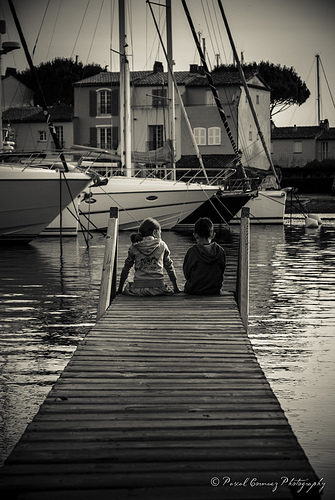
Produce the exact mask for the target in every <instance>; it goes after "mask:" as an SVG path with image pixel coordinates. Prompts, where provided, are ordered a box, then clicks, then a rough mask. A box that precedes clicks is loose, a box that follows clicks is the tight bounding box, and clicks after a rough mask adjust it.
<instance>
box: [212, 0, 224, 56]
mask: <svg viewBox="0 0 335 500" xmlns="http://www.w3.org/2000/svg"><path fill="white" fill-rule="evenodd" d="M212 6H213V12H214V14H215V16H214V17H215V20H216V28H217V32H218V34H219V38H220V44H219V43H218V44H217V50H218V53H219V56H220V57H221V53H220V47H221V48H222V52H223V54H224V58H225V61H226V65H228V56H227V54H226V51H225V44H224V41H223V37H222V32H223V30H222V29H220V26H219V20H218V16H217V15H216V11H215V7H214V0H212Z"/></svg>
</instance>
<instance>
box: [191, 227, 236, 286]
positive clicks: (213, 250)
mask: <svg viewBox="0 0 335 500" xmlns="http://www.w3.org/2000/svg"><path fill="white" fill-rule="evenodd" d="M193 234H194V237H195V239H196V242H197V243H196V245H193V246H192V247H191V248H189V250H188V251H187V253H186V255H185V259H184V264H183V271H184V276H185V279H186V283H185V292H186V293H189V294H190V295H220V290H221V287H222V283H223V275H224V271H225V268H226V254H225V251H224V249H223V248H222V247H221V246H220V245H218V244H217V243H215V242H212V239H213V238H214V236H215V233H214V226H213V223H212V221H211V220H210V219H208V218H207V217H204V218H201V219H199V220H198V221H197V222H196V223H195V226H194V233H193Z"/></svg>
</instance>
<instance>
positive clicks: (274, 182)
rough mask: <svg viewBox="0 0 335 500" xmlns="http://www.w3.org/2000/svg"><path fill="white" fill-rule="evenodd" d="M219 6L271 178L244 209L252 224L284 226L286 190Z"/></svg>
mask: <svg viewBox="0 0 335 500" xmlns="http://www.w3.org/2000/svg"><path fill="white" fill-rule="evenodd" d="M217 3H218V6H219V10H220V12H221V15H222V18H223V21H224V25H225V28H226V31H227V35H228V38H229V41H230V44H231V47H232V50H233V54H234V60H235V61H236V63H237V67H238V70H239V75H240V79H241V81H242V84H243V88H244V91H245V96H246V98H247V100H248V104H249V106H250V110H251V112H252V116H253V119H254V121H255V125H256V127H257V131H258V135H259V137H260V139H261V142H262V145H263V148H264V152H265V155H266V158H267V160H268V163H269V172H270V175H268V176H267V177H266V178H265V179H264V180H263V181H262V183H261V184H260V185H259V186H258V196H254V197H251V198H250V199H249V201H247V203H246V204H245V206H246V207H249V208H250V214H251V218H250V222H251V223H252V224H259V223H262V224H263V223H265V224H283V222H284V214H285V204H286V194H287V190H285V189H280V187H279V180H278V177H277V174H276V171H275V168H274V165H273V162H272V159H271V155H270V153H269V151H268V147H267V144H266V141H265V139H264V136H263V133H262V130H261V127H260V124H259V121H258V118H257V114H256V111H255V108H254V105H253V102H252V99H251V96H250V92H249V88H248V85H247V82H246V79H245V76H244V73H243V69H242V65H241V63H240V60H239V57H238V54H237V51H236V48H235V44H234V41H233V38H232V35H231V32H230V28H229V25H228V21H227V18H226V15H225V13H224V9H223V6H222V2H221V0H217ZM182 5H183V8H184V11H185V14H186V17H187V19H188V22H189V25H190V29H191V32H192V34H193V38H194V41H195V44H196V46H197V49H198V52H199V55H200V59H201V62H202V64H203V67H204V70H205V75H206V77H207V79H208V83H209V86H210V88H211V90H212V92H213V96H214V99H215V102H216V104H217V107H218V110H219V113H220V116H221V118H222V121H223V123H224V126H225V129H226V132H227V134H228V137H229V138H230V140H231V144H232V146H233V149H234V152H235V155H236V161H237V163H239V164H240V165H241V159H240V155H239V152H238V151H237V148H236V145H235V142H234V139H233V137H232V134H231V131H230V129H229V126H228V123H227V120H226V117H225V113H224V111H223V108H222V105H221V102H220V99H219V96H218V93H217V91H216V89H215V86H214V84H213V81H212V79H211V75H210V72H209V69H208V67H207V63H206V59H205V54H204V53H203V51H202V48H201V46H200V42H199V39H198V36H197V33H196V31H195V29H194V26H193V22H192V19H191V15H190V12H189V9H188V7H187V4H186V1H185V0H182ZM241 169H242V172H243V171H244V167H243V165H241ZM245 176H246V174H245ZM246 177H247V176H246ZM216 213H217V216H216V217H215V214H214V217H215V219H217V220H216V222H220V220H219V209H218V210H217V211H216ZM240 217H241V211H238V213H237V214H236V215H235V216H234V217H233V218H232V219H231V221H230V224H234V223H239V221H240ZM191 220H192V218H191V219H190V218H188V220H187V221H188V222H189V221H191Z"/></svg>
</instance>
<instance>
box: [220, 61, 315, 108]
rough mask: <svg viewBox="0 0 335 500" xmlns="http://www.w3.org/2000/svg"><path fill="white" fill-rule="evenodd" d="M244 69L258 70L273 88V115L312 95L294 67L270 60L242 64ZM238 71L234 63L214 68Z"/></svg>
mask: <svg viewBox="0 0 335 500" xmlns="http://www.w3.org/2000/svg"><path fill="white" fill-rule="evenodd" d="M242 67H243V70H244V71H245V72H246V71H250V70H254V71H257V73H258V74H259V76H260V77H261V78H262V79H263V80H264V81H265V83H267V85H268V86H269V87H270V88H271V109H270V112H271V117H273V116H274V115H276V114H278V113H280V112H281V111H285V110H286V109H287V108H289V107H290V106H292V105H293V104H297V105H298V106H301V104H303V103H304V102H306V101H307V99H308V97H309V96H310V95H311V93H310V91H309V90H308V88H307V86H306V83H305V82H303V81H302V80H301V78H300V77H299V76H298V75H297V73H296V71H295V69H294V68H293V67H291V68H288V67H287V66H283V67H282V66H280V64H273V63H270V62H265V61H261V62H260V63H259V64H257V63H255V62H253V63H249V64H243V65H242ZM232 70H234V71H236V66H234V65H228V66H225V65H222V66H218V67H216V68H215V69H214V72H221V71H232Z"/></svg>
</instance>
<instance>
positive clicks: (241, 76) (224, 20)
mask: <svg viewBox="0 0 335 500" xmlns="http://www.w3.org/2000/svg"><path fill="white" fill-rule="evenodd" d="M182 1H184V0H182ZM217 2H218V5H219V9H220V12H221V15H222V19H223V22H224V25H225V27H226V31H227V35H228V38H229V41H230V44H231V47H232V49H233V53H234V57H235V60H236V63H237V66H238V71H239V74H240V78H241V80H242V82H243V86H244V89H245V93H246V95H247V99H248V102H249V106H250V110H251V113H252V116H253V118H254V122H255V124H256V127H257V130H258V134H259V136H260V139H261V141H262V144H263V147H264V150H265V153H266V157H267V159H268V162H269V164H270V168H271V169H272V172H273V175H274V176H275V179H276V181H277V183H278V185H279V179H278V176H277V173H276V171H275V168H274V165H273V162H272V158H271V155H270V153H269V151H268V148H267V145H266V142H265V139H264V135H263V133H262V130H261V127H260V124H259V121H258V117H257V114H256V111H255V109H254V106H253V103H252V100H251V96H250V93H249V89H248V85H247V82H246V79H245V76H244V72H243V69H242V66H241V64H240V60H239V57H238V54H237V51H236V47H235V44H234V41H233V37H232V35H231V32H230V28H229V25H228V21H227V18H226V15H225V13H224V10H223V5H222V2H221V0H217Z"/></svg>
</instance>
